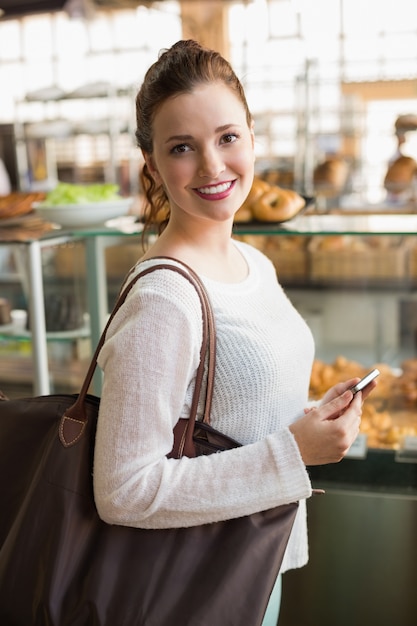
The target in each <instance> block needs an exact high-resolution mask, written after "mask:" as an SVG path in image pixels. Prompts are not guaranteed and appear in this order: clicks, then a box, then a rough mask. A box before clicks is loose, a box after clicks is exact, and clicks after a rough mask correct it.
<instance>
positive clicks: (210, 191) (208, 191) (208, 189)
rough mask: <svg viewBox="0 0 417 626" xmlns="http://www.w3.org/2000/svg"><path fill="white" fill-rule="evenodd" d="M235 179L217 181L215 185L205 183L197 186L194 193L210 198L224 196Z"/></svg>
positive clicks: (216, 198) (215, 198) (214, 198)
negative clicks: (202, 185)
mask: <svg viewBox="0 0 417 626" xmlns="http://www.w3.org/2000/svg"><path fill="white" fill-rule="evenodd" d="M234 184H235V181H233V180H229V181H227V182H225V183H218V184H217V185H206V186H205V187H197V188H196V189H195V191H196V193H197V194H198V195H199V196H200V197H201V198H210V199H211V200H219V199H221V198H225V197H226V196H227V195H228V194H229V191H230V190H231V188H232V187H233V186H234Z"/></svg>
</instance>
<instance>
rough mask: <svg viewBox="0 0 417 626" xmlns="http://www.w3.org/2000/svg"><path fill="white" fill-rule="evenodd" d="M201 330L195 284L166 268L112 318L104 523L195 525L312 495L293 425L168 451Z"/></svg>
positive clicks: (102, 474)
mask: <svg viewBox="0 0 417 626" xmlns="http://www.w3.org/2000/svg"><path fill="white" fill-rule="evenodd" d="M168 273H169V276H167V274H168ZM156 276H157V279H156V278H155V277H156ZM201 337H202V324H201V309H200V302H199V299H198V297H197V295H196V293H195V292H194V289H193V287H192V286H191V285H188V283H187V281H185V280H184V278H182V277H180V276H176V275H175V276H173V272H167V271H163V270H160V271H157V272H154V273H153V274H151V275H150V276H147V277H144V278H142V279H141V280H140V289H139V288H135V289H134V290H133V291H132V293H131V294H130V295H129V297H128V298H127V300H126V302H125V303H124V305H123V307H122V308H121V309H120V310H119V312H118V313H117V315H116V317H115V319H114V320H113V322H112V324H111V326H110V329H109V331H108V336H107V338H106V342H105V345H104V346H103V348H102V350H101V353H100V355H99V365H100V366H101V367H102V369H103V371H104V383H103V392H102V398H101V404H100V413H99V420H98V426H97V436H96V445H95V458H94V495H95V500H96V505H97V509H98V512H99V515H100V517H101V518H102V519H103V520H104V521H106V522H108V523H111V524H121V525H127V526H133V527H141V528H170V527H184V526H194V525H199V524H203V523H210V522H215V521H219V520H224V519H229V518H232V517H240V516H242V515H248V514H251V513H254V512H257V511H261V510H265V509H268V508H271V507H274V506H277V505H280V504H284V503H287V502H291V501H294V500H299V499H301V498H305V497H309V496H310V495H311V485H310V481H309V478H308V474H307V471H306V468H305V466H304V464H303V462H302V459H301V456H300V453H299V450H298V447H297V445H296V442H295V440H294V438H293V436H292V434H291V433H290V431H289V430H288V429H287V428H282V429H281V430H279V431H277V432H275V433H273V434H271V435H269V436H268V437H266V438H264V439H262V440H261V441H258V442H255V443H252V444H249V445H246V446H243V447H241V448H237V449H235V450H230V451H227V452H223V453H221V454H214V455H210V456H203V457H197V458H195V459H189V458H182V459H179V460H177V459H168V458H167V457H166V455H167V454H168V453H169V451H170V450H171V449H172V444H173V434H172V431H173V427H174V425H175V423H176V422H177V420H178V419H179V417H187V414H188V411H189V403H187V402H184V399H185V398H190V397H191V392H190V389H192V388H193V386H194V378H195V371H196V368H197V366H198V362H199V352H200V344H201Z"/></svg>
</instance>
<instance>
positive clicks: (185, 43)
mask: <svg viewBox="0 0 417 626" xmlns="http://www.w3.org/2000/svg"><path fill="white" fill-rule="evenodd" d="M213 82H223V83H224V84H225V85H227V86H228V87H230V89H231V90H232V91H234V92H235V93H236V95H237V96H238V98H239V99H240V101H241V102H242V104H243V106H244V108H245V112H246V120H247V122H248V126H250V125H251V123H252V115H251V113H250V110H249V107H248V104H247V101H246V96H245V92H244V90H243V87H242V84H241V82H240V81H239V79H238V77H237V76H236V74H235V72H234V71H233V69H232V67H231V65H230V63H229V62H228V61H226V59H224V58H223V57H222V56H221V54H220V53H219V52H216V51H215V50H210V49H208V48H204V47H203V46H201V45H200V44H199V43H197V42H196V41H193V40H192V39H189V40H182V41H178V42H177V43H175V44H174V45H173V46H172V47H171V48H169V49H165V50H163V51H161V53H160V55H159V57H158V60H157V61H156V62H155V63H154V64H153V65H151V67H150V68H149V69H148V71H147V72H146V74H145V77H144V81H143V83H142V86H141V88H140V90H139V92H138V94H137V96H136V132H135V135H136V140H137V144H138V146H139V148H141V149H142V150H143V152H145V153H147V154H152V152H153V128H152V127H153V120H154V116H155V113H156V112H157V110H158V108H159V107H160V106H161V105H162V104H163V103H164V102H165V101H166V100H167V99H168V98H172V97H174V96H176V95H178V94H181V93H190V92H191V91H192V90H193V89H194V88H195V87H196V86H197V85H201V84H202V83H203V84H204V83H206V84H207V83H213ZM140 179H141V186H142V190H143V193H144V196H145V208H144V215H145V226H144V232H147V231H148V230H149V228H150V227H151V226H152V225H153V224H156V223H159V232H162V230H163V229H164V228H165V226H166V224H167V223H168V220H169V206H168V198H167V196H166V193H165V190H164V189H163V187H162V186H161V185H157V184H156V183H155V181H154V180H153V178H152V176H151V174H150V172H149V171H148V167H147V165H146V163H145V164H144V166H143V168H142V172H141V175H140ZM158 214H159V215H158ZM161 215H162V216H163V218H162V220H161ZM158 217H159V219H158Z"/></svg>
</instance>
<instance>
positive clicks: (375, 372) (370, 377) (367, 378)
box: [351, 369, 380, 395]
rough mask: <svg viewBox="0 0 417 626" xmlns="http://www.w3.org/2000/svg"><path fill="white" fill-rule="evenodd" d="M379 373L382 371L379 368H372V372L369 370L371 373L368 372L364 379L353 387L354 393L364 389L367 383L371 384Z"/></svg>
mask: <svg viewBox="0 0 417 626" xmlns="http://www.w3.org/2000/svg"><path fill="white" fill-rule="evenodd" d="M379 374H380V371H379V370H377V369H374V370H372V372H369V374H366V376H364V377H363V378H362V380H360V381H359V382H358V383H356V385H355V386H354V387H352V389H351V390H352V393H353V395H355V393H357V392H358V391H362V389H364V388H365V387H366V385H369V383H370V382H372V381H373V380H374V378H376V377H377V376H379Z"/></svg>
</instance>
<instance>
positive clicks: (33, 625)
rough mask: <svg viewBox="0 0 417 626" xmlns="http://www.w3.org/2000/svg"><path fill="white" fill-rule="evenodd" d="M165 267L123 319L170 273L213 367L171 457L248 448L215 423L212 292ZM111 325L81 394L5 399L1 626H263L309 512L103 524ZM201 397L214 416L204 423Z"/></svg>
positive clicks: (0, 414)
mask: <svg viewBox="0 0 417 626" xmlns="http://www.w3.org/2000/svg"><path fill="white" fill-rule="evenodd" d="M161 261H162V262H161V263H159V260H158V265H156V266H153V267H152V268H149V269H148V270H145V271H144V272H142V273H141V274H139V275H138V276H137V277H136V278H135V279H134V280H133V281H132V282H131V283H130V285H129V286H128V287H127V288H126V290H125V291H124V292H123V293H122V294H121V296H120V298H119V301H118V303H117V304H116V307H115V309H114V311H113V314H112V316H113V315H114V313H115V312H116V310H117V308H118V307H119V306H121V304H122V302H123V301H124V299H125V297H126V295H127V293H128V291H129V289H130V288H131V287H132V285H133V282H135V280H137V279H138V278H140V277H141V276H143V274H144V273H148V272H149V271H155V270H156V269H158V268H161V267H165V268H167V269H171V270H173V271H176V272H180V273H181V274H182V275H183V276H184V278H186V279H187V280H189V281H190V282H191V283H192V284H193V285H194V286H195V288H196V289H197V292H198V294H199V296H200V299H201V303H202V315H203V328H204V332H203V343H202V348H201V362H200V367H199V371H198V376H197V384H196V391H195V393H194V400H193V407H192V411H191V415H190V419H189V420H180V421H179V423H178V424H177V427H176V429H175V433H174V434H175V445H174V449H173V451H172V453H171V456H175V457H180V456H181V455H183V454H184V455H187V456H195V455H199V454H209V453H211V452H216V451H221V450H226V449H228V448H233V447H236V446H238V445H239V444H238V443H237V442H235V441H233V440H231V439H229V438H227V437H225V436H224V435H222V434H221V433H219V432H216V431H214V430H213V429H212V428H211V427H210V424H209V413H210V401H211V393H212V387H213V377H214V365H215V363H214V360H215V358H214V357H215V334H214V330H215V329H214V323H213V318H212V312H211V308H210V305H209V301H208V297H207V294H206V293H205V291H204V287H203V285H202V284H201V283H200V281H199V280H198V277H197V276H196V275H195V274H194V273H193V271H192V270H191V269H190V268H187V267H186V266H183V264H179V263H178V262H177V264H176V265H173V264H172V263H167V262H166V261H164V260H163V259H161ZM112 316H111V317H110V320H109V323H110V321H111V319H112ZM107 327H108V325H107V326H106V329H105V330H104V332H103V335H102V337H101V340H100V342H99V345H98V346H97V349H96V351H95V354H94V356H93V359H92V362H91V365H90V368H89V371H88V373H87V375H86V379H85V381H84V384H83V386H82V388H81V391H80V394H79V395H71V394H68V395H50V396H43V397H36V398H24V399H16V400H5V401H1V402H0V493H1V501H2V504H1V513H0V623H1V624H4V625H5V626H104V625H105V626H259V625H260V624H261V623H262V619H263V616H264V613H265V610H266V606H267V603H268V599H269V596H270V593H271V591H272V588H273V585H274V583H275V579H276V577H277V574H278V572H279V569H280V566H281V562H282V558H283V555H284V551H285V548H286V545H287V541H288V538H289V535H290V532H291V528H292V525H293V521H294V518H295V515H296V511H297V503H293V504H288V505H286V506H281V507H278V508H275V509H271V510H268V511H265V512H262V513H257V514H254V515H250V516H247V517H242V518H239V519H232V520H229V521H225V522H219V523H214V524H206V525H202V526H198V527H191V528H180V529H167V530H143V529H136V528H127V527H122V526H111V525H108V524H106V523H104V522H103V521H102V520H101V519H100V518H99V516H98V514H97V511H96V507H95V504H94V497H93V483H92V469H93V454H94V441H95V430H96V422H97V415H98V409H99V399H98V398H96V397H93V396H91V395H88V393H87V390H88V388H89V385H90V383H91V379H92V376H93V374H94V370H95V367H96V360H97V356H98V352H99V350H100V348H101V346H102V345H103V342H104V336H105V332H106V330H107ZM207 359H208V364H209V376H208V380H207V382H205V384H203V379H204V378H205V377H204V363H205V361H206V362H207ZM201 393H204V394H205V396H206V410H205V415H204V420H203V421H201V422H196V411H197V404H198V400H199V396H200V394H201Z"/></svg>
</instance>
